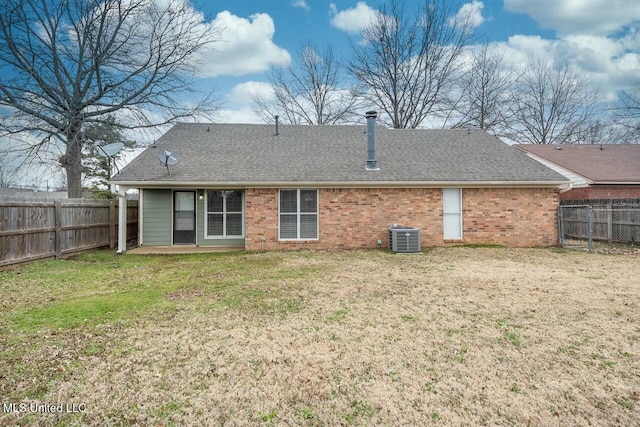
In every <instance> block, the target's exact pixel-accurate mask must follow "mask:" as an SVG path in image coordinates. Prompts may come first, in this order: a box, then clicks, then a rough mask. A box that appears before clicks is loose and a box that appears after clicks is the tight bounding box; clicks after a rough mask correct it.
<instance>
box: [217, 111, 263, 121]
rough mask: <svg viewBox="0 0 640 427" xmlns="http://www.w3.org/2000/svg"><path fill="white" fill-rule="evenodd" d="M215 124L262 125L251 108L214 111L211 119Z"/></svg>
mask: <svg viewBox="0 0 640 427" xmlns="http://www.w3.org/2000/svg"><path fill="white" fill-rule="evenodd" d="M213 121H214V122H215V123H258V124H264V120H262V119H261V118H260V117H259V116H258V115H257V114H256V113H255V111H253V109H252V108H251V107H242V108H237V109H224V108H223V109H221V110H218V111H216V113H215V114H214V117H213Z"/></svg>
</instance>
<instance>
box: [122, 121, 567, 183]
mask: <svg viewBox="0 0 640 427" xmlns="http://www.w3.org/2000/svg"><path fill="white" fill-rule="evenodd" d="M279 130H280V134H279V135H277V136H276V135H275V132H274V131H275V128H274V127H273V126H271V125H250V124H211V123H178V124H176V125H175V126H174V127H173V128H171V129H170V130H169V131H168V132H167V133H166V134H164V135H163V136H162V137H161V138H160V139H158V141H157V142H156V144H155V147H149V148H147V149H146V150H145V151H143V152H142V153H141V154H140V155H139V156H138V157H137V158H135V159H134V160H133V161H132V162H131V163H129V165H127V166H126V167H125V168H123V170H122V171H121V173H120V174H118V175H116V176H115V177H113V178H112V181H113V182H116V183H117V182H127V183H133V182H140V183H143V182H148V183H150V184H151V183H153V182H176V183H179V182H202V183H207V184H213V183H238V184H242V183H271V182H277V183H283V182H285V183H286V182H290V183H292V184H295V183H296V182H312V183H318V184H330V183H349V182H360V183H368V182H371V183H372V184H374V183H376V182H389V183H392V182H408V183H414V182H415V183H416V184H420V183H429V182H469V183H473V182H491V181H495V182H504V183H509V182H519V181H524V182H549V183H558V182H565V181H566V179H565V178H564V177H562V176H561V175H559V174H557V173H555V172H554V171H552V170H551V169H549V168H547V167H545V166H543V165H541V164H540V163H539V162H537V161H535V160H533V159H531V158H529V157H528V156H527V155H526V154H525V153H523V152H522V151H520V150H518V149H515V148H513V147H510V146H509V145H507V144H505V143H503V142H501V141H500V140H498V139H497V138H495V137H493V136H491V135H489V134H487V133H486V132H484V131H481V130H471V131H467V130H465V129H447V130H431V129H430V130H427V129H414V130H398V129H387V128H384V127H380V126H378V127H377V128H376V134H377V138H376V140H377V153H378V162H379V164H380V169H381V170H380V171H366V170H365V168H364V163H365V160H366V157H367V136H366V126H365V125H351V126H348V125H347V126H303V125H280V128H279ZM164 150H168V151H171V152H173V153H176V154H178V155H179V156H180V158H181V161H180V163H179V164H178V165H175V166H172V167H171V175H170V176H169V175H168V174H167V170H166V168H165V167H164V166H163V165H162V164H161V163H160V161H159V160H158V153H159V152H161V151H164Z"/></svg>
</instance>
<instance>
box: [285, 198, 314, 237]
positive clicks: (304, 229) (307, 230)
mask: <svg viewBox="0 0 640 427" xmlns="http://www.w3.org/2000/svg"><path fill="white" fill-rule="evenodd" d="M317 238H318V190H315V189H314V190H307V189H304V190H301V189H298V190H280V239H281V240H303V239H317Z"/></svg>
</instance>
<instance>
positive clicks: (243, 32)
mask: <svg viewBox="0 0 640 427" xmlns="http://www.w3.org/2000/svg"><path fill="white" fill-rule="evenodd" d="M249 18H250V20H249V19H245V18H241V17H238V16H235V15H233V14H231V13H230V12H228V11H226V10H225V11H222V12H220V13H218V15H217V16H216V19H215V20H214V21H213V22H212V25H214V26H216V27H218V28H221V29H222V34H221V41H219V42H217V43H215V44H213V45H212V49H210V50H208V51H207V52H206V53H204V54H203V55H202V56H201V60H200V64H201V65H200V75H201V77H216V76H221V75H233V76H241V75H245V74H250V73H260V72H263V71H266V70H268V69H269V68H270V67H271V66H273V65H286V64H289V63H290V62H291V55H290V54H289V52H287V51H286V50H285V49H283V48H281V47H280V46H278V45H276V44H275V43H274V42H273V35H274V33H275V25H274V23H273V19H272V18H271V16H269V15H268V14H266V13H257V14H254V15H251V16H250V17H249Z"/></svg>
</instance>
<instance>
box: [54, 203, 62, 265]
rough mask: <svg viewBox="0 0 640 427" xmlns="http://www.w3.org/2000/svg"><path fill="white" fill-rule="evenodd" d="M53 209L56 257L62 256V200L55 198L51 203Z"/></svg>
mask: <svg viewBox="0 0 640 427" xmlns="http://www.w3.org/2000/svg"><path fill="white" fill-rule="evenodd" d="M53 210H54V212H55V217H56V259H60V258H61V257H62V201H61V200H56V201H55V202H54V203H53Z"/></svg>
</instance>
